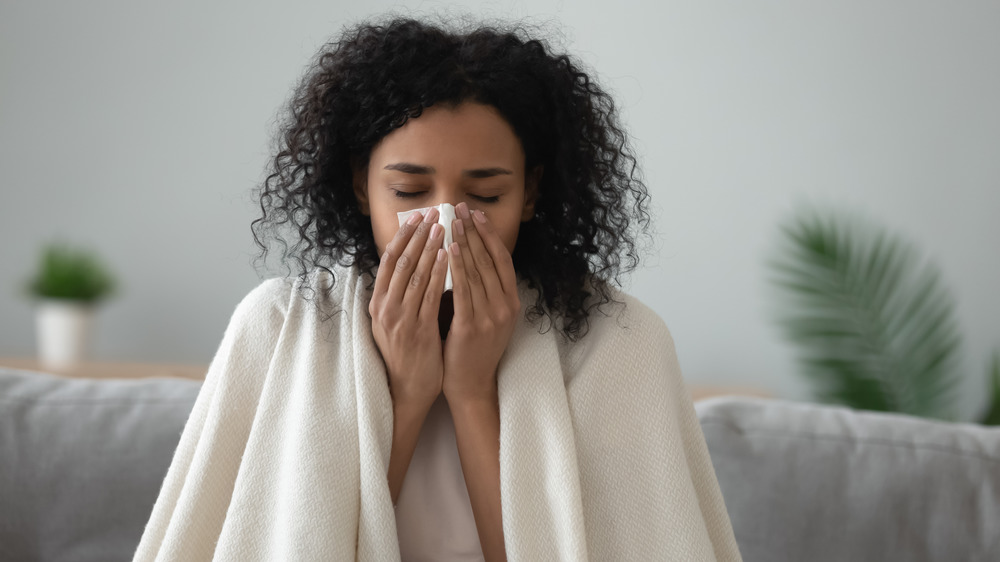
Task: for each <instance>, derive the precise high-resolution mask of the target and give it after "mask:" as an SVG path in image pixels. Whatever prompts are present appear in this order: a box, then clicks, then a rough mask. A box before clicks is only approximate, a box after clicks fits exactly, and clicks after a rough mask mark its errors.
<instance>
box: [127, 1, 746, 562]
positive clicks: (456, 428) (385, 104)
mask: <svg viewBox="0 0 1000 562" xmlns="http://www.w3.org/2000/svg"><path fill="white" fill-rule="evenodd" d="M280 143H281V146H280V149H279V152H278V154H277V156H276V157H275V159H274V161H273V169H272V170H271V174H270V175H269V177H268V178H267V180H266V182H265V184H264V186H263V188H262V189H261V192H260V201H261V209H262V216H261V218H260V219H258V220H257V221H255V223H254V235H255V239H256V240H257V241H258V243H259V244H260V245H261V247H262V249H263V254H262V257H266V254H267V252H268V250H269V248H270V246H269V245H268V244H267V243H266V242H267V241H268V240H270V239H272V238H273V239H274V240H277V241H278V242H279V243H281V244H282V245H283V246H282V247H283V248H284V251H283V256H284V257H285V258H289V259H290V261H291V263H293V264H295V265H296V267H297V269H298V271H297V272H296V273H297V274H296V275H288V276H286V277H287V279H285V280H282V279H272V280H268V281H265V282H264V283H263V284H261V286H260V287H258V288H257V289H255V290H254V291H253V292H251V294H250V295H248V296H247V297H246V298H245V299H244V300H243V302H241V303H240V305H239V306H238V307H237V310H236V312H235V313H234V315H233V319H232V321H231V322H230V325H229V327H228V329H227V330H226V334H225V336H224V338H223V341H222V344H221V346H220V348H219V351H218V353H217V354H216V357H215V359H214V360H213V362H212V365H211V367H210V369H209V372H208V375H207V378H206V381H205V385H204V387H203V389H202V391H201V393H200V395H199V398H198V400H197V403H196V404H195V407H194V410H193V411H192V414H191V417H190V418H189V420H188V423H187V425H186V427H185V430H184V433H183V435H182V437H181V442H180V444H179V445H178V449H177V451H176V453H175V457H174V461H173V463H172V465H171V467H170V470H169V472H168V474H167V477H166V480H165V481H164V485H163V488H162V490H161V493H160V497H159V499H158V500H157V503H156V506H155V507H154V510H153V515H152V517H151V519H150V522H149V524H148V525H147V528H146V532H145V534H144V536H143V539H142V543H141V544H140V546H139V550H138V552H137V553H136V560H154V559H155V560H185V561H187V560H201V559H213V558H214V559H226V560H241V561H242V560H292V559H296V560H297V559H317V560H319V559H322V560H347V559H358V560H394V559H400V558H402V559H403V560H483V559H485V560H505V559H510V560H549V559H560V560H586V559H588V557H589V558H593V559H595V560H652V559H656V560H675V559H676V560H716V559H718V560H739V553H738V551H737V548H736V544H735V540H734V538H733V534H732V529H731V527H730V524H729V520H728V517H727V515H726V512H725V506H724V504H723V502H722V498H721V494H720V493H719V489H718V484H717V482H716V480H715V475H714V472H713V471H712V465H711V462H710V460H709V457H708V453H707V449H706V447H705V443H704V439H703V437H702V434H701V432H700V428H699V425H698V422H697V419H696V417H695V415H694V411H693V408H692V405H691V401H690V398H689V397H688V395H687V392H686V390H685V387H684V385H683V382H682V379H681V377H680V372H679V369H678V367H677V361H676V356H675V354H674V351H673V343H672V341H671V339H670V336H669V333H668V332H667V331H666V328H665V327H664V326H663V323H662V322H661V321H660V320H659V319H658V318H657V317H656V315H655V314H654V313H652V312H651V311H650V310H649V309H647V308H646V307H644V306H643V305H642V304H641V303H639V302H638V301H636V300H634V299H632V298H630V297H628V296H627V295H624V294H621V293H619V292H617V291H616V290H615V289H614V284H615V283H616V282H617V280H618V277H619V275H620V274H622V273H626V272H628V271H629V270H631V269H632V268H633V267H634V266H635V264H636V256H637V253H636V247H637V239H638V237H639V236H641V235H642V232H643V229H644V227H645V225H646V223H647V222H648V216H647V214H646V210H645V203H646V199H647V193H646V189H645V187H644V186H643V184H642V182H641V181H640V180H639V179H638V177H637V174H636V160H635V158H634V157H633V156H632V154H631V152H630V150H629V148H628V143H627V138H626V135H625V133H624V131H623V130H622V128H621V126H620V125H619V124H618V120H617V114H616V111H615V108H614V105H613V103H612V101H611V98H610V97H609V96H608V95H607V94H606V93H605V92H604V91H603V90H601V89H600V87H599V86H598V85H597V84H596V83H595V82H594V80H593V79H592V78H591V77H589V76H588V75H587V74H586V73H584V72H583V71H582V70H581V69H580V67H579V64H578V63H576V62H575V61H574V60H573V59H572V58H570V57H568V56H566V55H556V54H553V53H551V52H550V51H549V49H548V48H547V47H546V45H545V44H544V43H542V42H541V41H538V40H534V39H531V38H529V37H527V36H526V35H525V34H524V33H523V32H522V31H518V30H513V31H506V30H499V29H496V28H493V27H481V28H478V29H473V30H471V31H466V32H462V31H455V30H449V29H443V28H440V27H436V26H433V25H429V24H426V23H421V22H418V21H413V20H389V21H386V22H382V23H375V24H364V25H360V26H357V27H355V28H352V29H349V30H347V31H346V32H345V33H344V34H343V36H342V38H341V39H340V40H339V41H336V42H333V43H331V44H329V45H326V46H325V47H324V48H323V50H322V51H321V52H320V54H319V55H318V56H317V58H316V60H315V62H314V64H313V66H312V67H311V69H310V70H309V72H308V73H307V75H306V76H305V78H304V79H303V81H302V83H301V85H300V87H299V89H298V90H297V92H296V94H295V96H294V98H293V100H292V102H291V107H290V111H289V114H288V118H287V120H286V122H285V123H284V126H283V132H282V136H281V139H280ZM442 204H448V205H451V206H453V208H454V210H455V214H456V219H455V220H454V221H453V222H451V221H442V220H441V218H440V215H439V211H438V206H439V205H442ZM445 208H446V209H450V207H445ZM415 209H419V210H420V211H419V212H416V213H410V214H408V215H407V214H406V213H407V212H410V211H413V210H415ZM441 222H444V224H440V223H441ZM449 227H450V232H448V230H449ZM446 234H450V236H451V237H452V238H453V240H454V241H453V242H452V243H450V244H445V242H444V240H445V237H446ZM449 271H450V272H451V277H452V281H453V289H452V290H450V291H445V278H446V276H447V274H448V272H449ZM289 273H291V271H289Z"/></svg>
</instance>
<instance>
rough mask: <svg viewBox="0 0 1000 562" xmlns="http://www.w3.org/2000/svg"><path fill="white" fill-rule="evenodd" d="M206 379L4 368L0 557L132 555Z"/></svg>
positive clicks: (0, 373)
mask: <svg viewBox="0 0 1000 562" xmlns="http://www.w3.org/2000/svg"><path fill="white" fill-rule="evenodd" d="M200 387H201V383H200V382H198V381H191V380H186V379H166V378H151V379H136V380H124V379H120V380H110V379H102V380H92V379H69V378H61V377H56V376H53V375H47V374H42V373H34V372H28V371H14V370H9V369H0V560H18V561H23V562H29V561H35V560H41V561H48V560H53V561H54V560H74V561H81V562H86V561H91V560H92V561H95V562H96V561H101V562H106V561H115V560H131V559H132V555H133V554H134V552H135V548H136V546H137V545H138V544H139V539H140V537H141V536H142V531H143V529H144V527H145V524H146V521H147V520H148V519H149V515H150V513H151V512H152V509H153V502H154V501H156V497H157V495H158V493H159V490H160V485H161V484H162V482H163V478H164V476H166V473H167V468H168V467H169V465H170V461H171V458H172V457H173V452H174V449H175V448H176V446H177V443H178V441H179V440H180V433H181V430H182V429H183V427H184V423H185V422H186V421H187V416H188V414H189V413H190V411H191V409H192V407H193V406H194V400H195V398H196V396H197V394H198V390H199V389H200Z"/></svg>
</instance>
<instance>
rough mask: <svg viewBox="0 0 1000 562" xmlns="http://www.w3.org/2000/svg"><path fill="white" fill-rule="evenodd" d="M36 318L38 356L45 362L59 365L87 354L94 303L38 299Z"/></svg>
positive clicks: (50, 365)
mask: <svg viewBox="0 0 1000 562" xmlns="http://www.w3.org/2000/svg"><path fill="white" fill-rule="evenodd" d="M35 321H36V323H35V329H36V332H35V333H36V337H37V344H38V359H39V361H40V362H41V363H42V365H43V366H45V367H49V368H54V369H58V368H61V367H68V366H71V365H74V364H76V363H79V362H81V361H83V360H84V359H86V358H87V355H88V353H89V350H90V334H91V331H92V328H91V326H93V323H94V307H93V305H90V304H86V303H83V302H78V301H71V300H59V299H47V300H42V301H39V302H38V308H37V310H36V316H35Z"/></svg>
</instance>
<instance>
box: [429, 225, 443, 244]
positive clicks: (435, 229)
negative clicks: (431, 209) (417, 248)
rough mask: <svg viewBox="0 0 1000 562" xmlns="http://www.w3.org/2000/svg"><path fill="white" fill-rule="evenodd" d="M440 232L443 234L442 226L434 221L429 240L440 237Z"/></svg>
mask: <svg viewBox="0 0 1000 562" xmlns="http://www.w3.org/2000/svg"><path fill="white" fill-rule="evenodd" d="M442 234H444V227H443V226H441V225H440V224H438V223H434V226H432V227H431V240H437V239H438V238H441V235H442Z"/></svg>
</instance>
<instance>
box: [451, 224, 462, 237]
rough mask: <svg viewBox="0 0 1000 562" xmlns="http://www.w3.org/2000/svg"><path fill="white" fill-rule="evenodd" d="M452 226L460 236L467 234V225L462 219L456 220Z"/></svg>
mask: <svg viewBox="0 0 1000 562" xmlns="http://www.w3.org/2000/svg"><path fill="white" fill-rule="evenodd" d="M452 228H454V229H455V232H457V233H458V235H459V236H465V225H464V224H463V223H462V221H455V224H454V225H453V226H452Z"/></svg>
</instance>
